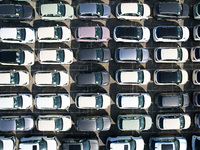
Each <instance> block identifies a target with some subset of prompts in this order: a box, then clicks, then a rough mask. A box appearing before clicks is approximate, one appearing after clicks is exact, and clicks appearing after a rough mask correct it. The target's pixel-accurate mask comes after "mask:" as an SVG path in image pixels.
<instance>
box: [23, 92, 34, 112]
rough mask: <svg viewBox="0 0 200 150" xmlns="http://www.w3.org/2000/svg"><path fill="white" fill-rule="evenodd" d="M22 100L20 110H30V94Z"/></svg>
mask: <svg viewBox="0 0 200 150" xmlns="http://www.w3.org/2000/svg"><path fill="white" fill-rule="evenodd" d="M22 97H23V98H22V99H23V106H22V108H24V109H27V108H31V107H32V105H33V97H32V94H26V95H24V94H23V96H22Z"/></svg>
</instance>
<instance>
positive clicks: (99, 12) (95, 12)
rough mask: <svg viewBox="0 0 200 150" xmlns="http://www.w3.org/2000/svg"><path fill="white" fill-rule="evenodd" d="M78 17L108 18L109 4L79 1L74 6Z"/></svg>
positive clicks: (109, 12)
mask: <svg viewBox="0 0 200 150" xmlns="http://www.w3.org/2000/svg"><path fill="white" fill-rule="evenodd" d="M76 14H77V17H78V18H79V19H109V18H110V14H111V9H110V6H109V5H107V4H104V3H81V4H79V5H78V6H77V7H76Z"/></svg>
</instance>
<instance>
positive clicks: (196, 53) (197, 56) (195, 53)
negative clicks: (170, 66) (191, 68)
mask: <svg viewBox="0 0 200 150" xmlns="http://www.w3.org/2000/svg"><path fill="white" fill-rule="evenodd" d="M191 60H192V62H200V46H195V47H192V48H191Z"/></svg>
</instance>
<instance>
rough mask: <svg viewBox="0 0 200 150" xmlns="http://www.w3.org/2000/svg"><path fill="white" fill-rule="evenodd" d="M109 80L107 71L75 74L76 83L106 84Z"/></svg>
mask: <svg viewBox="0 0 200 150" xmlns="http://www.w3.org/2000/svg"><path fill="white" fill-rule="evenodd" d="M109 82H110V77H109V73H108V72H107V71H99V72H91V73H80V74H78V75H77V76H76V83H77V84H78V85H108V84H109Z"/></svg>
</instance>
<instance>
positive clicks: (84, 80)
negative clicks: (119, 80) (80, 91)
mask: <svg viewBox="0 0 200 150" xmlns="http://www.w3.org/2000/svg"><path fill="white" fill-rule="evenodd" d="M77 81H78V84H94V83H95V75H94V74H93V73H88V74H79V75H78V77H77Z"/></svg>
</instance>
